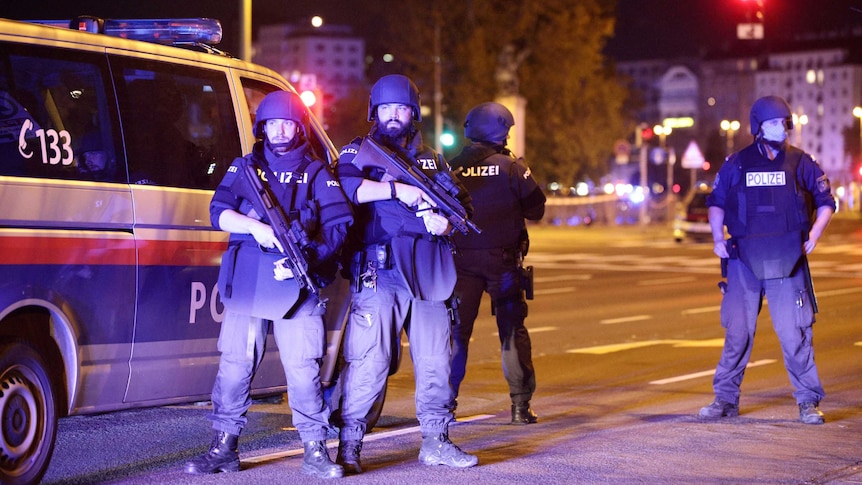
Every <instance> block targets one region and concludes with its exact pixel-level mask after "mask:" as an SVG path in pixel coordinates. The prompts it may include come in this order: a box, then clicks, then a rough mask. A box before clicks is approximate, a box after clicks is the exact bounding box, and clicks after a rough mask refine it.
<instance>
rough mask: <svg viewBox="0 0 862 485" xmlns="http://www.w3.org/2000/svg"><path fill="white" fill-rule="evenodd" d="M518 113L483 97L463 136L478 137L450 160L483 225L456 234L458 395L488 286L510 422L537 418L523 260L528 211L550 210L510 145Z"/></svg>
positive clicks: (535, 214)
mask: <svg viewBox="0 0 862 485" xmlns="http://www.w3.org/2000/svg"><path fill="white" fill-rule="evenodd" d="M514 124H515V118H514V117H513V116H512V113H511V112H510V111H509V109H508V108H506V107H505V106H503V105H502V104H499V103H482V104H480V105H478V106H476V107H474V108H473V109H471V110H470V112H469V113H467V120H466V122H465V123H464V136H465V137H467V138H469V139H470V140H471V141H472V144H470V145H469V146H466V147H464V149H463V150H462V151H461V153H460V154H459V155H458V156H457V157H455V158H453V159H452V160H451V164H452V169H453V171H455V173H456V174H458V178H459V179H460V180H461V181H462V183H463V184H464V186H465V187H466V188H467V191H468V192H470V196H471V197H472V199H473V220H474V221H475V222H476V224H477V225H478V226H479V227H481V228H484V230H483V231H482V233H475V232H471V233H468V234H466V235H464V234H461V233H456V234H454V236H453V239H454V240H455V243H456V245H457V247H458V249H459V253H458V254H457V255H456V256H455V267H456V268H457V270H458V282H457V284H456V285H455V297H456V302H457V311H456V314H455V325H454V327H453V329H452V346H453V349H452V388H453V389H454V391H455V397H456V398H457V397H458V392H459V389H460V387H461V382H462V381H463V380H464V375H465V373H466V370H467V349H468V346H469V344H470V336H471V335H472V333H473V323H474V322H475V320H476V316H477V315H478V313H479V303H480V302H481V301H482V293H483V292H488V294H489V295H490V296H491V299H492V305H493V309H494V313H495V315H496V317H497V329H498V331H499V335H500V353H501V355H502V359H503V375H504V376H505V378H506V382H508V384H509V396H510V397H511V398H512V424H530V423H535V422H536V421H537V419H538V418H537V416H536V413H534V412H533V410H532V409H531V408H530V399H532V397H533V392H534V391H535V390H536V374H535V371H534V370H533V359H532V350H531V347H530V334H529V332H527V327H525V326H524V318H525V317H526V316H527V301H526V299H525V289H528V288H525V286H524V284H525V283H526V284H530V283H531V278H529V277H528V275H527V274H525V269H524V268H523V266H522V261H523V257H524V256H525V255H526V253H527V248H528V246H529V239H528V236H527V226H526V223H525V219H529V220H533V221H538V220H540V219H541V218H542V216H543V215H544V213H545V195H544V194H543V193H542V190H541V189H540V188H539V186H538V185H537V184H536V181H535V180H534V179H533V177H532V176H531V175H530V169H529V168H528V167H527V165H526V163H525V162H524V160H523V159H521V158H515V157H514V156H513V155H512V153H511V152H510V151H509V150H508V149H507V148H506V139H507V138H508V137H509V128H511V127H512V126H513V125H514Z"/></svg>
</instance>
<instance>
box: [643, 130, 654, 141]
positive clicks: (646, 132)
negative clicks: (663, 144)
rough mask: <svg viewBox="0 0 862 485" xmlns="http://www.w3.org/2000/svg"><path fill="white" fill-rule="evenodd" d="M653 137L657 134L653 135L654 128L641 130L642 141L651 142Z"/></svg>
mask: <svg viewBox="0 0 862 485" xmlns="http://www.w3.org/2000/svg"><path fill="white" fill-rule="evenodd" d="M653 136H655V133H653V131H652V128H644V129H642V130H641V140H643V141H650V140H652V137H653Z"/></svg>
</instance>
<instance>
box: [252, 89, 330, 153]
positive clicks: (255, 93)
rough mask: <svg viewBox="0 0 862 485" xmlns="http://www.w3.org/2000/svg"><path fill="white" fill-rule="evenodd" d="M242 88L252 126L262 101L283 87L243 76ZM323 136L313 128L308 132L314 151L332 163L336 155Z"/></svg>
mask: <svg viewBox="0 0 862 485" xmlns="http://www.w3.org/2000/svg"><path fill="white" fill-rule="evenodd" d="M242 88H243V92H244V93H245V100H246V105H247V106H246V108H247V109H248V110H249V111H248V114H249V119H251V120H252V126H254V123H255V113H257V107H258V105H259V104H260V102H261V101H262V100H263V98H264V97H265V96H266V95H267V94H269V93H271V92H273V91H277V90H279V89H281V88H279V87H278V86H273V85H271V84H267V83H264V82H260V81H256V80H253V79H248V78H242ZM321 136H325V135H324V134H322V133H317V132H316V131H314V130H313V129H310V130H309V133H308V138H309V143H310V144H311V147H312V148H313V149H314V152H315V153H316V154H317V156H318V157H320V159H321V160H324V161H325V162H327V163H330V164H331V163H332V161H333V159H334V156H333V154H332V153H330V151H329V150H328V149H327V148H326V143H324V141H323V140H322V139H321Z"/></svg>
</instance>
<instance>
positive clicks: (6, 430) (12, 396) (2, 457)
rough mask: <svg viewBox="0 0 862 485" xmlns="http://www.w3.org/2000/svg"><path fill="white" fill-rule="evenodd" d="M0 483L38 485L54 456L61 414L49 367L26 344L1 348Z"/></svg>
mask: <svg viewBox="0 0 862 485" xmlns="http://www.w3.org/2000/svg"><path fill="white" fill-rule="evenodd" d="M0 427H2V431H3V432H2V434H0V483H4V484H8V485H24V484H26V485H29V484H35V483H38V482H39V481H40V480H41V479H42V476H43V475H44V474H45V471H46V470H47V469H48V463H49V462H50V460H51V454H52V453H53V452H54V440H55V438H56V437H57V410H56V404H55V400H54V392H53V390H52V389H51V379H50V378H49V377H48V372H47V369H46V366H45V363H44V362H43V361H42V359H41V358H40V357H39V355H38V354H37V353H36V352H35V351H33V349H31V348H30V347H29V346H27V345H25V344H22V343H17V342H16V343H7V344H4V345H0Z"/></svg>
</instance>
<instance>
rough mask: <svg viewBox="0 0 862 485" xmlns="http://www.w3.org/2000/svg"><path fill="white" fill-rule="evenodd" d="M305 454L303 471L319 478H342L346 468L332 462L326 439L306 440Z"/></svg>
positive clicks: (303, 445) (304, 445)
mask: <svg viewBox="0 0 862 485" xmlns="http://www.w3.org/2000/svg"><path fill="white" fill-rule="evenodd" d="M302 447H303V449H304V450H305V454H304V456H303V457H302V473H305V474H306V475H311V476H314V477H317V478H341V477H343V476H344V469H343V468H341V466H340V465H336V464H335V463H332V460H331V459H329V450H327V449H326V442H325V441H306V442H305V443H303V444H302Z"/></svg>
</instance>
